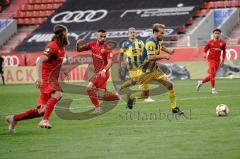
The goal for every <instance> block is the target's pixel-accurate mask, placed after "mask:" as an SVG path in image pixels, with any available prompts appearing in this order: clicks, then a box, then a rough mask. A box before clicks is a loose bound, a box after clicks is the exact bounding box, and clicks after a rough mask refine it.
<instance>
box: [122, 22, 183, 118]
mask: <svg viewBox="0 0 240 159" xmlns="http://www.w3.org/2000/svg"><path fill="white" fill-rule="evenodd" d="M164 28H165V25H163V24H159V23H156V24H154V25H153V34H152V36H151V37H149V38H148V39H147V40H146V44H145V50H144V52H143V54H142V59H141V61H144V63H143V66H142V71H143V74H142V75H140V76H138V77H136V78H132V79H130V80H128V81H126V82H125V83H123V84H122V85H121V87H120V90H119V91H121V90H122V89H124V88H126V87H129V86H132V85H135V84H140V85H141V84H146V83H149V82H151V81H157V82H159V84H162V85H163V86H164V87H166V88H167V89H168V97H169V101H170V103H171V108H172V112H173V113H175V114H179V115H183V114H184V113H183V112H182V111H181V110H180V109H179V108H178V107H177V105H176V97H175V92H174V89H173V84H172V82H171V81H170V80H169V79H168V78H167V77H166V75H165V74H164V73H163V72H162V71H160V70H159V68H158V66H157V61H158V60H162V59H167V60H168V59H169V58H170V55H171V54H173V53H174V50H173V49H170V48H166V47H164V46H163V45H162V40H163V35H164ZM160 51H164V52H166V53H167V54H163V55H162V54H160ZM135 96H136V95H135V94H132V95H130V96H129V97H128V102H127V105H128V107H129V108H130V109H132V107H133V104H134V101H135V100H136V99H135Z"/></svg>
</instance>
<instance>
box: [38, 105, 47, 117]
mask: <svg viewBox="0 0 240 159" xmlns="http://www.w3.org/2000/svg"><path fill="white" fill-rule="evenodd" d="M45 109H46V105H42V106H41V107H40V108H39V109H38V114H39V115H43V114H44V112H45Z"/></svg>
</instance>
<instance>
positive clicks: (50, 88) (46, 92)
mask: <svg viewBox="0 0 240 159" xmlns="http://www.w3.org/2000/svg"><path fill="white" fill-rule="evenodd" d="M55 91H60V92H63V90H62V88H61V86H60V85H59V83H51V84H49V83H43V85H42V86H41V88H40V95H39V98H38V105H45V104H46V103H47V101H48V100H49V98H50V97H51V93H53V92H55Z"/></svg>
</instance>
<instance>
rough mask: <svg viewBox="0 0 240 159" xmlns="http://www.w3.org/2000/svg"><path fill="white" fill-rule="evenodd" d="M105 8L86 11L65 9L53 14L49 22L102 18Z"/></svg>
mask: <svg viewBox="0 0 240 159" xmlns="http://www.w3.org/2000/svg"><path fill="white" fill-rule="evenodd" d="M107 13H108V12H107V10H104V9H100V10H86V11H81V10H79V11H74V12H72V11H65V12H61V13H58V14H56V15H54V16H53V17H52V19H51V22H52V23H54V24H57V23H81V22H95V21H98V20H101V19H103V18H104V17H105V16H106V15H107Z"/></svg>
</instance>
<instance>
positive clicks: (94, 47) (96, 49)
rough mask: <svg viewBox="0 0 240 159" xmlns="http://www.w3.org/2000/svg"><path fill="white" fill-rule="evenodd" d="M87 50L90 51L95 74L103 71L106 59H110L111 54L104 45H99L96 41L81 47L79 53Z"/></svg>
mask: <svg viewBox="0 0 240 159" xmlns="http://www.w3.org/2000/svg"><path fill="white" fill-rule="evenodd" d="M87 50H91V51H92V59H93V65H94V69H95V72H96V73H98V72H100V71H101V70H103V69H104V68H105V67H106V65H107V64H108V59H111V58H112V52H111V50H110V49H109V47H108V46H107V45H106V44H105V43H104V44H99V43H98V42H97V41H91V42H89V43H87V44H85V45H83V46H82V47H81V49H80V50H79V51H87ZM103 50H104V51H103Z"/></svg>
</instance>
